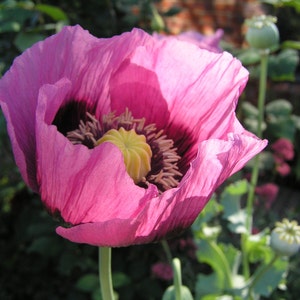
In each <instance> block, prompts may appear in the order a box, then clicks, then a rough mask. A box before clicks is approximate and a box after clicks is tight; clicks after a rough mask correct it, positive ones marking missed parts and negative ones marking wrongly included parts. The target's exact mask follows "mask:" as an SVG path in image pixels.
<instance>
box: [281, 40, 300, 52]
mask: <svg viewBox="0 0 300 300" xmlns="http://www.w3.org/2000/svg"><path fill="white" fill-rule="evenodd" d="M281 47H282V48H283V49H285V48H291V49H295V50H300V42H298V41H284V42H283V43H282V44H281Z"/></svg>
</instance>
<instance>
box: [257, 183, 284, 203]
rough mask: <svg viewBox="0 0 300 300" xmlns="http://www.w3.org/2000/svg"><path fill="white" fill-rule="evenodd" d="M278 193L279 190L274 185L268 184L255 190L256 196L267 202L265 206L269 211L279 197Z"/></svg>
mask: <svg viewBox="0 0 300 300" xmlns="http://www.w3.org/2000/svg"><path fill="white" fill-rule="evenodd" d="M278 191H279V188H278V186H277V185H276V184H274V183H266V184H263V185H261V186H258V187H256V189H255V192H256V194H257V195H259V196H261V197H262V198H263V199H264V200H265V203H264V204H265V207H266V208H267V209H269V208H271V206H272V204H273V202H274V201H275V199H276V197H277V195H278Z"/></svg>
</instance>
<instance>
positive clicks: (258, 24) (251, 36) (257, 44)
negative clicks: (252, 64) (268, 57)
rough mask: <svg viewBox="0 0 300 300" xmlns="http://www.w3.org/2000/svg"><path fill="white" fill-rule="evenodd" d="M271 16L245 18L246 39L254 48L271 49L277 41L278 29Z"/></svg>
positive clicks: (274, 19)
mask: <svg viewBox="0 0 300 300" xmlns="http://www.w3.org/2000/svg"><path fill="white" fill-rule="evenodd" d="M275 23H276V18H275V17H272V16H265V15H262V16H257V17H253V18H252V19H248V20H246V25H247V26H248V30H247V33H246V41H247V42H248V43H249V45H250V46H251V47H253V48H256V49H271V48H274V47H276V46H277V45H278V43H279V31H278V28H277V26H276V25H275Z"/></svg>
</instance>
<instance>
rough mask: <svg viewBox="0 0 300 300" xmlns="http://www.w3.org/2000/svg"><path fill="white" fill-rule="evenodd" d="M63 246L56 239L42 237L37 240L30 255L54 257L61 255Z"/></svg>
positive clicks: (29, 249)
mask: <svg viewBox="0 0 300 300" xmlns="http://www.w3.org/2000/svg"><path fill="white" fill-rule="evenodd" d="M61 249H62V244H61V243H59V241H58V240H57V238H56V237H50V236H42V237H39V238H37V239H35V240H34V241H33V242H32V244H31V245H30V247H28V249H27V251H28V253H38V254H40V255H42V256H45V257H54V256H56V255H58V254H59V253H60V251H61Z"/></svg>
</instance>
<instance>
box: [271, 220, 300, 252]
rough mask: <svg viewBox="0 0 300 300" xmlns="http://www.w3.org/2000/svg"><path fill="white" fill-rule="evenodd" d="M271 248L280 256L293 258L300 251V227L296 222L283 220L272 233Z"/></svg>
mask: <svg viewBox="0 0 300 300" xmlns="http://www.w3.org/2000/svg"><path fill="white" fill-rule="evenodd" d="M270 243H271V247H272V248H273V250H274V251H275V252H276V253H278V254H279V255H283V256H292V255H294V254H296V253H297V252H298V251H299V249H300V226H299V225H298V223H297V222H296V221H289V220H287V219H283V220H282V222H277V223H276V227H275V228H274V229H273V231H272V233H271V242H270Z"/></svg>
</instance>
